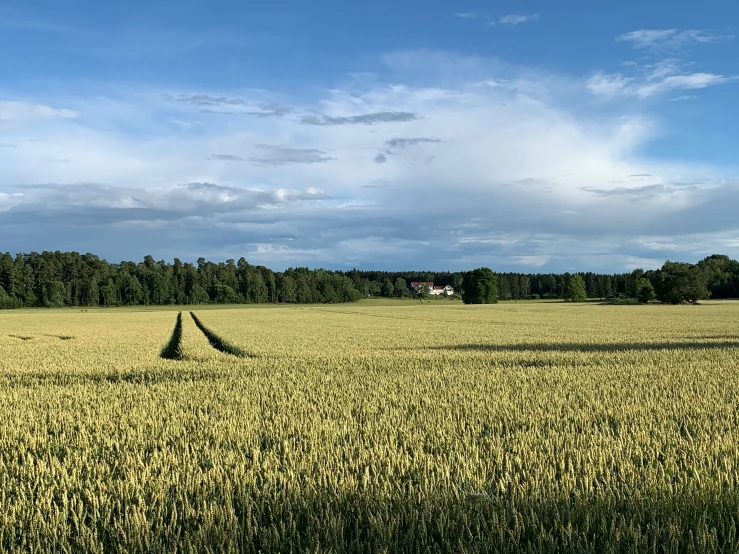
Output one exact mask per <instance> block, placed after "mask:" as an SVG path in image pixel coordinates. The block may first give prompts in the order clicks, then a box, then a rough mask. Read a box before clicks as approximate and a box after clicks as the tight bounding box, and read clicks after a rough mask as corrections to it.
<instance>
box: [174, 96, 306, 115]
mask: <svg viewBox="0 0 739 554" xmlns="http://www.w3.org/2000/svg"><path fill="white" fill-rule="evenodd" d="M164 98H165V100H173V101H176V102H180V103H182V104H189V105H191V106H197V107H200V108H202V109H201V110H200V111H201V112H202V113H208V114H221V115H254V116H257V117H282V116H285V115H288V114H290V113H292V112H293V108H292V107H290V106H284V105H282V104H278V103H276V102H266V103H255V102H252V101H249V100H244V99H242V98H233V97H226V96H210V95H208V94H195V95H191V96H179V97H175V96H172V95H170V94H165V95H164ZM219 107H220V108H223V107H231V108H234V107H243V108H245V109H244V110H239V111H234V110H233V109H231V110H224V109H214V108H219Z"/></svg>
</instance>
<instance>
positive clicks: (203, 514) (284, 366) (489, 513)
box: [0, 301, 739, 553]
mask: <svg viewBox="0 0 739 554" xmlns="http://www.w3.org/2000/svg"><path fill="white" fill-rule="evenodd" d="M190 309H192V310H193V311H194V313H195V315H196V316H197V318H198V320H199V323H200V327H201V328H202V329H201V328H199V327H198V326H197V325H196V322H195V320H194V319H193V318H192V317H191V315H190V311H189V310H190ZM179 311H181V313H182V315H181V329H180V330H179V332H178V333H175V337H174V340H172V339H173V337H172V335H173V331H174V330H175V323H176V319H177V315H178V312H179ZM203 329H204V330H205V332H204V331H203ZM206 333H208V336H206ZM162 354H164V355H165V356H166V357H162ZM738 533H739V303H736V302H723V303H720V302H716V303H710V302H707V303H704V304H703V305H701V306H677V307H673V306H656V305H655V306H602V305H597V304H564V303H518V304H516V303H503V304H498V305H492V306H464V305H461V304H455V303H451V302H441V301H439V302H431V303H425V304H421V303H418V302H410V301H407V302H400V301H397V302H387V303H384V304H373V303H372V302H361V303H358V304H344V305H332V306H310V307H308V306H305V307H274V308H264V307H258V308H250V307H238V308H234V309H203V308H198V307H192V308H179V309H174V310H173V311H172V310H161V309H159V310H144V309H140V310H133V309H131V310H126V309H120V310H110V311H107V310H102V309H100V310H92V309H91V310H89V311H80V310H47V311H43V310H35V311H17V312H7V313H0V551H9V552H12V551H34V552H51V551H56V552H101V553H102V552H105V553H108V552H162V551H167V552H214V553H215V552H218V553H221V552H224V553H225V552H291V551H292V552H478V551H479V552H488V551H490V552H496V551H498V552H500V551H504V552H505V551H507V552H552V551H567V552H648V551H649V552H652V551H670V552H729V551H736V550H737V549H738V548H739V536H738V535H737V534H738Z"/></svg>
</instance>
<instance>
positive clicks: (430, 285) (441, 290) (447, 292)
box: [411, 281, 454, 296]
mask: <svg viewBox="0 0 739 554" xmlns="http://www.w3.org/2000/svg"><path fill="white" fill-rule="evenodd" d="M424 286H425V287H426V288H427V289H428V293H429V294H433V295H435V296H451V295H452V294H454V288H453V287H451V286H449V285H447V286H445V287H435V286H434V282H433V281H411V288H412V289H413V292H415V293H418V292H420V290H421V287H424Z"/></svg>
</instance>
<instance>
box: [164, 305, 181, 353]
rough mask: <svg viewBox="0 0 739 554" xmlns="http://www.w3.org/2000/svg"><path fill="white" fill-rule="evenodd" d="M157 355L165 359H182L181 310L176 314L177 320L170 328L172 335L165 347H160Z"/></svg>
mask: <svg viewBox="0 0 739 554" xmlns="http://www.w3.org/2000/svg"><path fill="white" fill-rule="evenodd" d="M159 357H160V358H164V359H165V360H181V359H182V312H179V313H178V314H177V322H176V323H175V325H174V329H173V330H172V336H171V337H170V338H169V342H168V343H167V344H166V345H165V347H164V348H162V351H161V352H160V353H159Z"/></svg>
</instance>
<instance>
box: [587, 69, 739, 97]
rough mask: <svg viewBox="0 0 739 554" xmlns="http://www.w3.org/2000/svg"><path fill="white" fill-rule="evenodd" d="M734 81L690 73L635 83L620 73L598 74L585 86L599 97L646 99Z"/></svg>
mask: <svg viewBox="0 0 739 554" xmlns="http://www.w3.org/2000/svg"><path fill="white" fill-rule="evenodd" d="M736 80H737V77H728V76H725V75H717V74H715V73H690V74H686V75H668V76H665V77H661V78H658V77H655V76H654V75H651V76H648V77H647V78H646V79H645V80H643V81H637V80H636V79H635V78H633V77H626V76H624V75H622V74H620V73H612V74H605V73H602V72H599V73H596V74H595V75H593V76H592V77H591V78H590V79H589V80H588V83H587V85H586V86H587V89H588V90H589V91H590V92H591V93H593V94H596V95H601V96H611V97H612V96H618V95H626V96H636V97H638V98H648V97H650V96H655V95H657V94H662V93H667V92H670V91H674V90H698V89H704V88H708V87H711V86H715V85H723V84H726V83H730V82H733V81H736ZM682 99H683V100H687V99H688V98H686V97H682Z"/></svg>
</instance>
